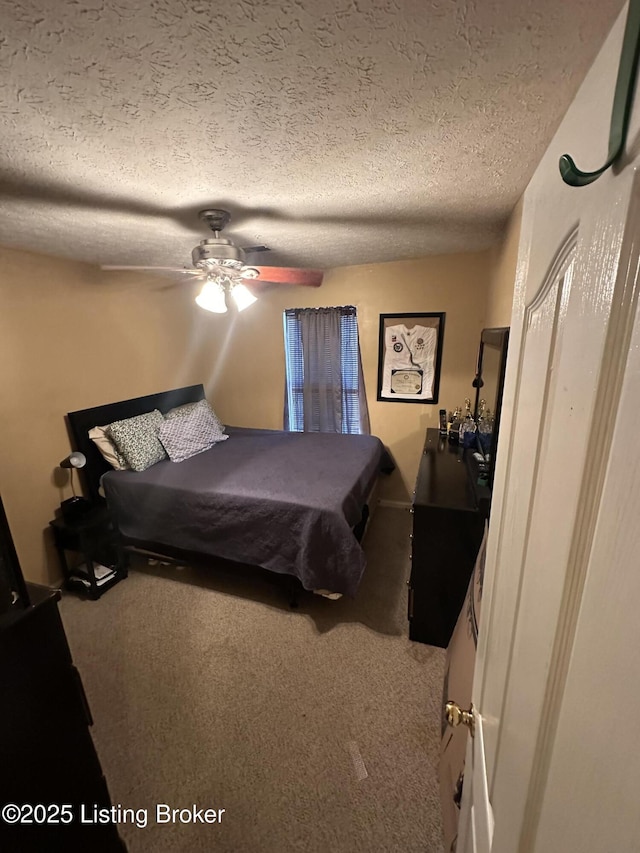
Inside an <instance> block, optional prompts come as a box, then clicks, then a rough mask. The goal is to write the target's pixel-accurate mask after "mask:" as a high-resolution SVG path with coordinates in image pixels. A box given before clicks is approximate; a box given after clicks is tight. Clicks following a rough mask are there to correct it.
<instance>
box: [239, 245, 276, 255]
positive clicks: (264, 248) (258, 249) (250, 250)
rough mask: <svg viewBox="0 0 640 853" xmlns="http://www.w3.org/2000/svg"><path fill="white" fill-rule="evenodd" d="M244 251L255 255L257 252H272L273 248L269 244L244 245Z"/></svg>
mask: <svg viewBox="0 0 640 853" xmlns="http://www.w3.org/2000/svg"><path fill="white" fill-rule="evenodd" d="M242 251H243V252H244V253H245V255H255V254H256V252H270V251H271V249H270V248H269V247H268V246H243V247H242Z"/></svg>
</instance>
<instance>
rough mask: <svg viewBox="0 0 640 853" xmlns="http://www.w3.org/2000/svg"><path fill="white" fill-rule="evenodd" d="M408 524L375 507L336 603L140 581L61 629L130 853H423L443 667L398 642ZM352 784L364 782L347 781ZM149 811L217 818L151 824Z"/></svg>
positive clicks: (155, 572)
mask: <svg viewBox="0 0 640 853" xmlns="http://www.w3.org/2000/svg"><path fill="white" fill-rule="evenodd" d="M409 520H410V516H409V514H408V512H406V511H404V510H399V509H391V508H386V507H385V508H379V509H378V510H377V512H376V513H375V515H374V518H373V521H372V522H371V524H370V527H369V530H368V531H367V535H366V537H365V542H364V547H365V550H366V551H367V558H368V568H367V570H366V573H365V578H364V580H363V583H362V586H361V588H360V591H359V593H358V596H357V598H356V599H354V600H348V599H342V600H340V601H327V600H325V599H321V598H318V597H317V596H313V595H305V596H304V597H303V598H302V600H301V604H300V608H299V610H297V611H293V610H291V609H290V608H289V606H288V601H287V598H286V596H285V595H284V594H283V591H282V589H280V588H278V587H275V586H273V585H272V584H270V583H267V582H266V581H264V580H260V579H256V578H251V579H244V580H238V579H236V578H230V577H229V576H228V575H221V574H220V573H214V572H212V571H211V569H209V570H207V569H206V568H204V567H200V568H197V569H195V568H184V569H177V568H175V567H173V566H172V567H170V568H168V567H158V568H151V567H148V566H147V564H146V561H144V560H142V559H140V558H137V557H136V559H135V563H134V566H133V568H132V571H131V574H130V575H129V577H128V578H127V579H126V580H124V581H122V582H121V583H119V584H117V585H116V586H115V587H113V589H111V590H109V591H108V592H107V593H106V594H105V595H104V597H103V598H102V599H100V600H99V601H97V602H93V601H85V600H82V599H80V598H78V597H76V596H75V595H73V594H66V595H65V596H64V597H63V600H62V603H61V612H62V617H63V621H64V624H65V627H66V630H67V635H68V637H69V642H70V645H71V649H72V652H73V656H74V659H75V662H76V665H77V666H78V668H79V670H80V673H81V675H82V679H83V681H84V685H85V689H86V692H87V696H88V699H89V703H90V705H91V709H92V712H93V716H94V719H95V725H94V727H93V730H92V731H93V738H94V742H95V744H96V748H97V750H98V754H99V756H100V759H101V761H102V766H103V769H104V771H105V774H106V777H107V780H108V783H109V788H110V791H111V795H112V800H113V802H114V804H119V805H122V806H123V807H126V808H130V809H146V810H148V812H147V814H148V825H147V826H146V827H138V826H136V825H135V824H131V823H127V824H124V825H121V827H120V832H121V835H122V837H123V838H124V839H125V841H126V842H127V845H128V847H129V851H130V853H143V851H144V853H147V851H148V853H165V851H167V853H169V851H170V853H178V851H185V853H196V851H222V853H232V851H233V853H245V851H246V853H254V852H255V853H257V851H260V853H262V851H265V853H289V851H309V853H359V851H363V853H365V851H366V853H378V852H379V853H387V851H389V853H391V851H393V853H413V851H415V853H418V851H420V853H439V851H441V849H442V846H441V841H440V836H441V826H440V812H439V800H438V792H437V777H436V766H437V759H438V744H439V727H440V702H441V691H442V675H443V665H444V652H443V651H442V650H441V649H435V648H431V647H429V646H425V645H422V644H419V643H412V642H410V641H409V639H408V638H407V621H406V579H407V576H408V568H409V530H410V521H409ZM365 774H366V775H365ZM157 803H163V804H168V805H170V806H171V807H173V808H191V807H192V806H193V805H194V804H195V805H197V806H198V807H199V808H207V809H225V812H224V814H223V815H222V820H221V822H220V823H219V824H210V825H205V824H201V823H199V824H193V823H189V824H182V823H171V824H157V823H156V810H155V806H156V804H157Z"/></svg>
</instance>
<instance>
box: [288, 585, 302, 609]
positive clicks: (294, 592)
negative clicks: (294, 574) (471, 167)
mask: <svg viewBox="0 0 640 853" xmlns="http://www.w3.org/2000/svg"><path fill="white" fill-rule="evenodd" d="M289 596H290V597H289V607H290V608H291V609H292V610H297V609H298V605H299V603H300V602H299V601H298V579H297V578H291V582H290V584H289Z"/></svg>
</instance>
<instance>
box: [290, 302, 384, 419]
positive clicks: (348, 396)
mask: <svg viewBox="0 0 640 853" xmlns="http://www.w3.org/2000/svg"><path fill="white" fill-rule="evenodd" d="M284 348H285V368H286V392H285V417H284V427H285V429H288V430H291V431H294V432H303V431H304V432H343V433H368V432H369V413H368V409H367V400H366V395H365V390H364V380H363V376H362V364H361V359H360V347H359V344H358V320H357V316H356V309H355V308H354V307H353V306H351V305H349V306H345V307H340V308H292V309H289V310H287V311H285V312H284Z"/></svg>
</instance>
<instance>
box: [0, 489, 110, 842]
mask: <svg viewBox="0 0 640 853" xmlns="http://www.w3.org/2000/svg"><path fill="white" fill-rule="evenodd" d="M59 599H60V593H59V592H57V591H55V590H50V589H47V588H45V587H41V586H37V585H34V584H26V583H25V582H24V578H23V575H22V570H21V568H20V563H19V561H18V556H17V554H16V550H15V547H14V545H13V539H12V536H11V531H10V529H9V524H8V522H7V518H6V516H5V513H4V509H3V506H2V500H0V689H1V692H2V695H1V700H0V850H2V851H5V850H6V851H7V853H9V851H11V853H45V851H46V853H86V851H89V850H90V851H91V853H126V847H125V845H124V843H123V841H122V840H121V838H120V836H119V834H118V827H117V825H116V824H115V823H92V822H91V820H90V819H91V816H92V814H93V808H94V807H96V808H99V809H105V810H109V809H110V808H111V799H110V796H109V790H108V788H107V783H106V780H105V777H104V774H103V772H102V768H101V766H100V761H99V759H98V755H97V753H96V750H95V747H94V745H93V740H92V738H91V733H90V731H89V727H90V726H91V723H92V720H91V712H90V711H89V705H88V704H87V699H86V697H85V693H84V689H83V687H82V681H81V680H80V675H79V673H78V670H77V669H76V667H75V666H74V664H73V660H72V658H71V652H70V650H69V644H68V642H67V638H66V635H65V632H64V627H63V624H62V620H61V618H60V613H59V611H58V601H59ZM83 807H86V808H87V816H88V817H89V820H83V811H82V810H83Z"/></svg>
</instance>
